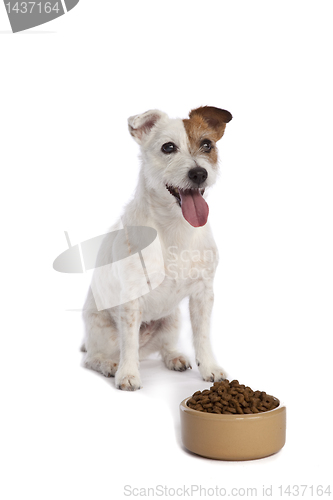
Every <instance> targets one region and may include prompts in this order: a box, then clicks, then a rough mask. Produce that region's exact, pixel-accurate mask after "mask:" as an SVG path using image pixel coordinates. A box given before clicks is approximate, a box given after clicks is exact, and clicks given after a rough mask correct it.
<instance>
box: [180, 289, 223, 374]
mask: <svg viewBox="0 0 333 500" xmlns="http://www.w3.org/2000/svg"><path fill="white" fill-rule="evenodd" d="M213 303H214V292H213V288H212V286H207V285H204V284H202V287H201V289H200V290H197V291H196V293H194V294H192V295H191V296H190V303H189V305H190V317H191V324H192V331H193V342H194V350H195V356H196V363H197V365H198V368H199V371H200V373H201V375H202V378H203V379H204V380H208V381H210V382H214V381H220V380H223V379H224V378H225V374H224V373H223V368H221V367H220V366H218V364H217V363H216V361H215V358H214V355H213V352H212V348H211V344H210V338H209V332H210V317H211V313H212V308H213Z"/></svg>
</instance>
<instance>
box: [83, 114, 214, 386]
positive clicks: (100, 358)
mask: <svg viewBox="0 0 333 500" xmlns="http://www.w3.org/2000/svg"><path fill="white" fill-rule="evenodd" d="M128 123H129V130H130V132H131V134H132V136H133V137H134V139H135V140H136V141H137V142H138V143H139V144H140V146H141V159H142V166H141V171H140V176H139V182H138V186H137V189H136V193H135V196H134V198H133V200H132V201H131V202H130V203H129V204H128V205H127V206H126V208H125V211H124V214H123V216H122V219H121V220H122V224H123V225H124V227H126V226H149V227H153V228H155V229H156V230H157V234H158V237H159V240H160V243H161V247H162V252H163V257H164V263H165V274H166V277H165V279H164V281H163V282H162V284H160V285H159V286H158V287H157V288H155V289H154V290H152V291H150V292H149V293H147V294H145V295H143V296H142V297H140V298H138V299H135V300H132V301H130V302H127V303H125V304H122V305H119V306H116V307H112V308H111V309H106V310H102V311H97V309H96V305H95V301H94V297H93V294H92V291H91V289H89V292H88V296H87V299H86V302H85V306H84V313H83V317H84V321H85V327H86V335H85V340H84V346H83V350H86V351H87V353H86V355H85V361H84V363H85V366H86V367H88V368H92V369H94V370H97V371H99V372H101V373H103V375H106V376H114V375H115V382H116V387H117V388H119V389H125V390H136V389H139V388H141V387H142V384H141V379H140V374H139V359H142V358H143V357H145V356H147V355H148V354H149V353H151V352H154V351H159V352H160V353H161V356H162V358H163V360H164V363H165V365H166V366H167V367H168V368H170V369H174V370H184V369H186V368H188V367H190V362H189V360H188V359H187V357H186V356H184V355H182V354H181V353H180V352H178V350H177V338H178V333H179V328H180V317H179V316H180V314H179V303H180V302H181V300H182V299H184V298H185V297H188V296H189V307H190V317H191V322H192V329H193V341H194V348H195V356H196V362H197V364H198V367H199V370H200V373H201V375H202V377H203V379H204V380H210V381H213V380H221V379H222V378H223V377H224V375H223V370H222V368H220V367H219V366H218V365H217V363H216V361H215V359H214V356H213V354H212V350H211V345H210V341H209V330H210V316H211V310H212V306H213V300H214V294H213V279H214V274H215V270H216V266H217V263H218V252H217V248H216V245H215V242H214V239H213V236H212V233H211V230H210V227H209V224H208V223H207V224H206V225H205V226H203V227H198V228H195V227H192V226H191V225H190V224H189V223H188V222H187V221H186V220H185V219H184V217H183V215H182V211H181V208H180V206H179V204H178V203H177V200H176V199H175V198H174V197H173V196H172V195H171V194H170V193H169V191H168V190H167V189H166V187H165V185H166V184H168V185H172V186H177V187H180V188H184V189H186V188H190V187H191V181H190V180H189V178H188V171H189V170H190V169H191V168H193V167H195V166H196V165H200V166H202V167H204V168H206V170H207V172H208V178H207V180H206V181H205V184H204V187H205V188H207V187H209V186H211V185H212V184H214V182H215V180H216V175H217V171H218V168H217V165H212V164H211V163H210V162H209V161H208V160H207V159H206V158H205V155H204V154H202V152H201V153H200V152H198V153H197V154H196V155H194V156H193V155H191V154H190V151H189V144H188V138H187V135H186V131H185V127H184V124H183V121H182V120H180V119H169V118H168V116H167V115H166V114H165V113H162V112H161V111H158V110H152V111H148V112H146V113H143V114H142V115H137V116H134V117H131V118H129V120H128ZM147 123H148V127H145V126H144V125H145V124H147ZM166 142H174V143H175V144H176V145H177V146H178V149H179V150H178V152H177V154H171V155H165V154H163V153H162V152H161V146H162V144H164V143H166ZM119 227H120V225H119V223H118V224H117V226H115V228H119ZM112 229H114V228H112ZM100 252H101V254H105V255H108V254H110V252H112V249H111V248H110V247H109V246H108V239H107V238H105V240H104V243H103V244H102V246H101V249H100ZM147 258H148V259H149V255H148V256H147ZM147 258H146V266H147V268H148V267H149V265H150V263H149V262H147ZM151 258H152V259H153V255H152V256H151ZM117 279H118V280H119V279H120V283H121V280H122V279H124V278H122V277H120V278H119V276H118V277H117ZM111 282H112V281H111ZM104 293H105V291H104Z"/></svg>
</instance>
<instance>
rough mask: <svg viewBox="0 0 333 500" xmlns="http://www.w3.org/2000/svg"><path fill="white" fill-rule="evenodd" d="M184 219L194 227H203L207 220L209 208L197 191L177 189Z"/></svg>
mask: <svg viewBox="0 0 333 500" xmlns="http://www.w3.org/2000/svg"><path fill="white" fill-rule="evenodd" d="M179 194H180V198H181V201H182V212H183V216H184V218H185V219H186V220H187V222H189V223H190V224H191V225H192V226H194V227H200V226H204V225H205V224H206V222H207V219H208V212H209V208H208V205H207V203H206V202H205V200H204V199H203V197H202V195H201V194H200V193H199V189H187V190H186V191H183V190H181V189H179Z"/></svg>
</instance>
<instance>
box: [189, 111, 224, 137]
mask: <svg viewBox="0 0 333 500" xmlns="http://www.w3.org/2000/svg"><path fill="white" fill-rule="evenodd" d="M195 116H200V117H201V118H203V119H204V120H205V122H206V123H207V124H208V125H209V127H211V128H212V129H214V131H215V132H216V136H217V139H216V140H217V141H218V140H219V139H221V137H222V135H223V133H224V130H225V125H226V123H229V122H230V120H232V114H231V113H229V111H226V110H225V109H220V108H214V107H213V106H202V107H200V108H197V109H192V111H191V112H190V114H189V117H190V118H194V117H195Z"/></svg>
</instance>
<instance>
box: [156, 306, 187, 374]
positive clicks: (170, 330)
mask: <svg viewBox="0 0 333 500" xmlns="http://www.w3.org/2000/svg"><path fill="white" fill-rule="evenodd" d="M179 326H180V309H179V308H177V309H175V310H174V312H173V313H172V314H170V315H169V316H166V317H165V318H163V319H162V320H161V324H160V328H159V332H158V340H159V343H160V353H161V356H162V359H163V361H164V364H165V366H166V367H167V368H169V370H177V371H184V370H186V369H187V368H192V366H191V364H190V361H189V359H188V358H187V357H186V356H184V355H183V354H181V353H180V352H179V351H178V349H177V341H178V335H179Z"/></svg>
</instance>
